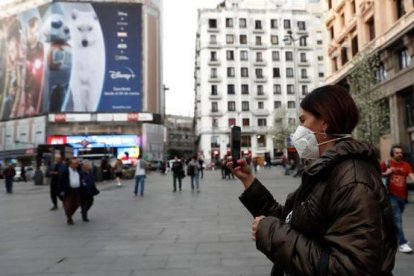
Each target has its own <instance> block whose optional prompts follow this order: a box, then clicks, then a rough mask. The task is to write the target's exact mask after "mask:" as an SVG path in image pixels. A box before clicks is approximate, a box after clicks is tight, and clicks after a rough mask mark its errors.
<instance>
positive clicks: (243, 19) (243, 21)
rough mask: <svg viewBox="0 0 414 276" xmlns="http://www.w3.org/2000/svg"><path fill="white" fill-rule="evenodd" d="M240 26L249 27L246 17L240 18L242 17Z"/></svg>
mask: <svg viewBox="0 0 414 276" xmlns="http://www.w3.org/2000/svg"><path fill="white" fill-rule="evenodd" d="M239 27H240V28H246V27H247V21H246V18H240V19H239Z"/></svg>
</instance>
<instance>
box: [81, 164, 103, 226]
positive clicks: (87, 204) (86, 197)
mask: <svg viewBox="0 0 414 276" xmlns="http://www.w3.org/2000/svg"><path fill="white" fill-rule="evenodd" d="M91 168H92V167H91V164H90V163H89V161H87V160H83V161H82V165H81V170H80V171H79V176H80V184H81V185H80V190H79V192H80V193H79V195H80V207H81V213H82V220H83V221H85V222H88V221H89V218H88V211H89V209H90V208H91V207H92V205H93V201H94V198H93V197H94V196H96V195H97V194H99V190H98V189H97V188H96V184H95V177H94V176H93V173H92V170H91Z"/></svg>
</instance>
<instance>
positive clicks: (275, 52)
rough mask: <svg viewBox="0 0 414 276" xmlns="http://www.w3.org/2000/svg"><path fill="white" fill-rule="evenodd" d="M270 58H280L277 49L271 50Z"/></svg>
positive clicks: (276, 59)
mask: <svg viewBox="0 0 414 276" xmlns="http://www.w3.org/2000/svg"><path fill="white" fill-rule="evenodd" d="M272 60H273V61H279V60H280V57H279V51H273V52H272Z"/></svg>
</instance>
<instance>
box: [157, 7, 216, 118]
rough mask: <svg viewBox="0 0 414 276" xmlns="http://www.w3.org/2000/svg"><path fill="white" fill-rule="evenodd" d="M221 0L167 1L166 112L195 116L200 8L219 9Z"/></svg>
mask: <svg viewBox="0 0 414 276" xmlns="http://www.w3.org/2000/svg"><path fill="white" fill-rule="evenodd" d="M220 2H222V1H220V0H174V1H172V0H164V1H163V16H164V18H163V19H164V24H163V28H164V30H163V33H164V37H163V39H164V41H163V44H164V49H163V51H164V53H163V54H164V55H163V56H164V70H163V73H164V84H165V85H166V86H167V87H169V89H170V90H169V91H167V92H166V113H167V114H176V115H185V116H194V57H195V39H196V30H197V17H198V13H197V9H198V8H215V7H217V4H218V3H220Z"/></svg>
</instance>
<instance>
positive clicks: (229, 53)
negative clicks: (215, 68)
mask: <svg viewBox="0 0 414 276" xmlns="http://www.w3.org/2000/svg"><path fill="white" fill-rule="evenodd" d="M226 57H227V60H234V51H227V52H226Z"/></svg>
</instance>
